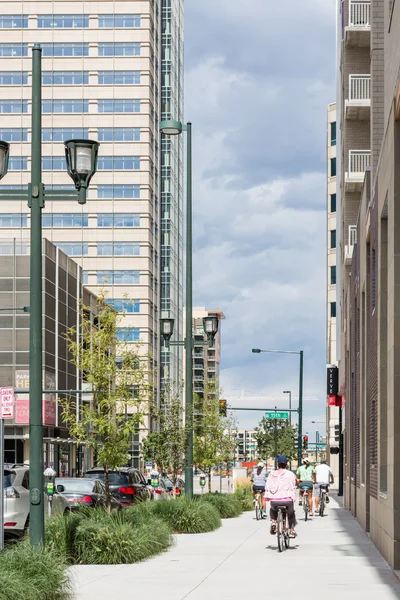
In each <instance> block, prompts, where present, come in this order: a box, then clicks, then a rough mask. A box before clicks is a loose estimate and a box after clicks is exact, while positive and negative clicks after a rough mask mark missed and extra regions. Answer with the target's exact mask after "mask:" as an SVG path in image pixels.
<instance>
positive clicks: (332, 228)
mask: <svg viewBox="0 0 400 600" xmlns="http://www.w3.org/2000/svg"><path fill="white" fill-rule="evenodd" d="M326 139H327V200H326V215H327V217H326V225H327V260H326V265H327V275H326V280H327V295H326V300H327V306H326V317H327V326H326V362H327V364H328V365H335V366H336V365H337V360H336V337H337V334H336V326H337V325H336V310H337V309H336V306H337V304H336V282H337V269H336V262H337V261H336V253H337V239H338V236H337V225H336V214H337V213H336V171H337V163H336V159H337V157H336V103H333V104H329V106H328V115H327V132H326ZM326 423H327V434H328V440H327V441H328V448H329V446H336V445H337V444H336V443H335V439H334V438H335V425H336V424H338V423H339V408H338V407H336V406H329V404H328V406H327V419H326ZM328 461H329V464H330V466H331V469H332V471H333V473H334V475H335V476H337V475H338V471H339V458H338V456H337V454H332V455H330V454H329V453H328Z"/></svg>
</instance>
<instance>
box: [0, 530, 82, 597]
mask: <svg viewBox="0 0 400 600" xmlns="http://www.w3.org/2000/svg"><path fill="white" fill-rule="evenodd" d="M0 597H1V600H39V599H40V600H66V599H67V598H71V597H72V585H71V582H70V581H69V579H68V577H67V572H66V568H65V563H64V561H63V560H62V558H61V557H60V553H55V552H53V551H52V550H50V549H44V550H43V549H38V550H35V549H33V548H31V546H30V543H29V541H28V540H24V541H22V542H20V543H19V544H17V545H16V546H15V547H14V548H13V549H12V550H7V551H5V552H2V553H1V554H0Z"/></svg>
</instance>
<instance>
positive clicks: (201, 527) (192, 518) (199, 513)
mask: <svg viewBox="0 0 400 600" xmlns="http://www.w3.org/2000/svg"><path fill="white" fill-rule="evenodd" d="M150 506H151V510H152V512H153V514H155V515H157V516H159V517H161V518H162V519H163V520H164V521H166V522H167V523H168V524H169V525H170V527H171V528H172V530H173V531H174V532H176V533H206V532H207V531H214V529H218V527H220V526H221V518H220V516H219V512H218V510H217V509H216V508H215V507H214V506H213V505H212V504H210V503H209V502H198V501H197V500H195V499H193V500H188V499H186V498H177V499H176V500H157V501H156V502H152V503H151V504H150Z"/></svg>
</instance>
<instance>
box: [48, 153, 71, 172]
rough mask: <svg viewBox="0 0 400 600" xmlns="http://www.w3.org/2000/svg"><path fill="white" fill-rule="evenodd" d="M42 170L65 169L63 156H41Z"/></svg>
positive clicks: (65, 164)
mask: <svg viewBox="0 0 400 600" xmlns="http://www.w3.org/2000/svg"><path fill="white" fill-rule="evenodd" d="M42 169H43V171H66V170H67V163H66V161H65V156H42Z"/></svg>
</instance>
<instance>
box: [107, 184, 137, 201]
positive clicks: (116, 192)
mask: <svg viewBox="0 0 400 600" xmlns="http://www.w3.org/2000/svg"><path fill="white" fill-rule="evenodd" d="M97 198H99V199H113V198H115V199H124V198H140V185H138V184H131V185H125V184H114V185H105V184H103V185H100V184H99V185H98V186H97Z"/></svg>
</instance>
